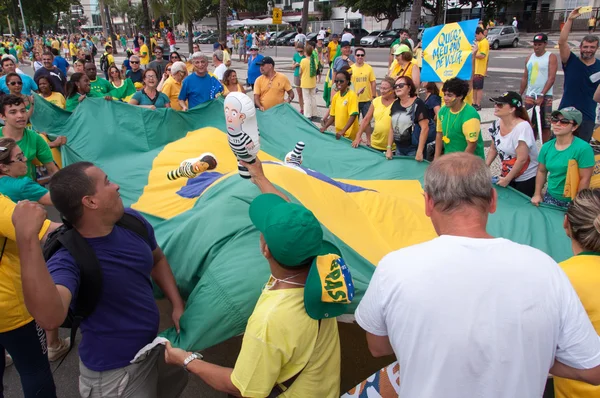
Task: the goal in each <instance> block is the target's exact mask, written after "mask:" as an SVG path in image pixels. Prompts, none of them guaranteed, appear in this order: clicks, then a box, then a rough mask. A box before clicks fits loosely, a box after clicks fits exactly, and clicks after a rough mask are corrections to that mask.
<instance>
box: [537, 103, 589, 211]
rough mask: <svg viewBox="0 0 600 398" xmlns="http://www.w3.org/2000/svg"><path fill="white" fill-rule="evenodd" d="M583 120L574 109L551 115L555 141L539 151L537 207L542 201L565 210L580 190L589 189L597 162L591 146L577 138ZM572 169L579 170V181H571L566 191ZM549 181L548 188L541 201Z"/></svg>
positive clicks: (551, 141) (577, 171)
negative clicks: (568, 176)
mask: <svg viewBox="0 0 600 398" xmlns="http://www.w3.org/2000/svg"><path fill="white" fill-rule="evenodd" d="M582 119H583V116H582V114H581V112H579V111H578V110H577V109H575V108H573V107H572V106H570V107H567V108H563V109H561V110H558V111H554V112H552V114H551V118H550V123H551V124H552V130H553V132H554V136H555V138H553V139H551V140H550V141H548V142H546V143H545V144H544V145H543V146H542V149H540V154H539V156H538V162H539V165H538V170H537V177H536V182H535V194H534V195H533V198H532V199H531V203H533V204H534V205H536V206H538V205H539V204H540V203H542V202H543V203H548V204H552V205H555V206H559V207H564V208H566V207H568V206H569V203H570V202H571V198H572V197H573V196H575V194H576V193H577V191H581V190H582V189H586V188H588V187H589V185H590V179H591V177H592V172H593V170H594V165H595V160H594V151H593V150H592V147H591V146H590V145H589V144H588V143H587V142H585V141H584V140H582V139H581V138H579V137H577V136H576V135H575V134H576V132H577V128H578V127H579V126H580V125H581V121H582ZM575 166H576V167H575ZM569 168H571V170H576V171H575V174H577V176H576V177H575V178H576V179H577V180H578V181H571V183H572V184H570V185H569V186H568V189H565V186H566V182H567V174H571V173H569ZM546 180H547V181H548V188H547V190H546V193H545V194H544V196H543V198H542V189H543V188H544V185H545V184H546ZM575 186H577V188H576V189H574V188H575Z"/></svg>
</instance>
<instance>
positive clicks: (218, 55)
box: [212, 50, 227, 81]
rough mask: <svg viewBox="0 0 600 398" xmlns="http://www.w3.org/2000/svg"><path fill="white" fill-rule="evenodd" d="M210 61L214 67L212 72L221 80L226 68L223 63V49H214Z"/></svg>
mask: <svg viewBox="0 0 600 398" xmlns="http://www.w3.org/2000/svg"><path fill="white" fill-rule="evenodd" d="M212 63H213V66H214V67H215V71H214V72H213V74H214V75H215V77H216V78H217V79H219V81H221V80H223V74H224V73H225V71H226V70H227V66H225V64H224V63H223V50H215V51H214V52H213V55H212Z"/></svg>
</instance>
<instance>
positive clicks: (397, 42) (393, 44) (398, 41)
mask: <svg viewBox="0 0 600 398" xmlns="http://www.w3.org/2000/svg"><path fill="white" fill-rule="evenodd" d="M396 44H400V38H397V39H396V40H394V41H393V42H392V44H390V48H392V47H394V46H395V45H396Z"/></svg>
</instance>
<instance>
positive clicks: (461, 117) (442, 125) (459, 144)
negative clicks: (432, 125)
mask: <svg viewBox="0 0 600 398" xmlns="http://www.w3.org/2000/svg"><path fill="white" fill-rule="evenodd" d="M436 131H438V132H442V134H443V142H444V153H452V152H464V151H465V149H467V144H468V142H477V147H476V148H475V155H477V156H479V157H480V158H482V159H484V160H485V154H484V152H483V138H482V137H481V119H480V118H479V113H477V111H476V110H475V108H473V107H472V106H471V105H469V104H464V105H463V108H462V109H461V110H460V111H458V112H457V113H454V112H452V111H451V110H450V108H448V107H446V106H442V107H441V108H440V110H439V112H438V118H437V129H436Z"/></svg>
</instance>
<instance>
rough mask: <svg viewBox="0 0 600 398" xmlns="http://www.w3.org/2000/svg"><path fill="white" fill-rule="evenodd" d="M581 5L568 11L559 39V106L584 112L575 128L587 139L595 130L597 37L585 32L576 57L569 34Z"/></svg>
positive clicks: (599, 76)
mask: <svg viewBox="0 0 600 398" xmlns="http://www.w3.org/2000/svg"><path fill="white" fill-rule="evenodd" d="M580 8H581V7H577V8H575V9H574V10H573V11H571V14H570V15H569V18H568V19H567V22H566V23H565V26H564V27H563V29H562V30H561V32H560V38H559V39H558V48H559V51H560V61H561V62H562V65H563V70H564V72H565V85H564V93H563V97H562V100H561V101H560V105H559V106H558V109H563V108H566V107H568V106H572V107H575V108H576V109H577V110H579V111H580V112H581V113H582V114H583V122H582V123H581V125H580V126H579V127H578V128H577V131H578V133H579V138H581V139H582V140H584V141H585V142H589V141H590V139H591V138H592V133H593V132H594V123H595V119H596V102H595V101H594V92H595V91H596V89H597V88H598V85H600V60H597V59H596V51H598V36H595V35H586V36H584V37H583V39H582V40H581V43H580V44H579V57H578V56H576V55H575V54H574V53H573V52H572V51H571V49H570V47H569V42H568V39H569V33H570V32H571V27H572V26H573V20H574V19H576V18H577V17H579V15H581V14H580V13H579V9H580Z"/></svg>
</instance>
